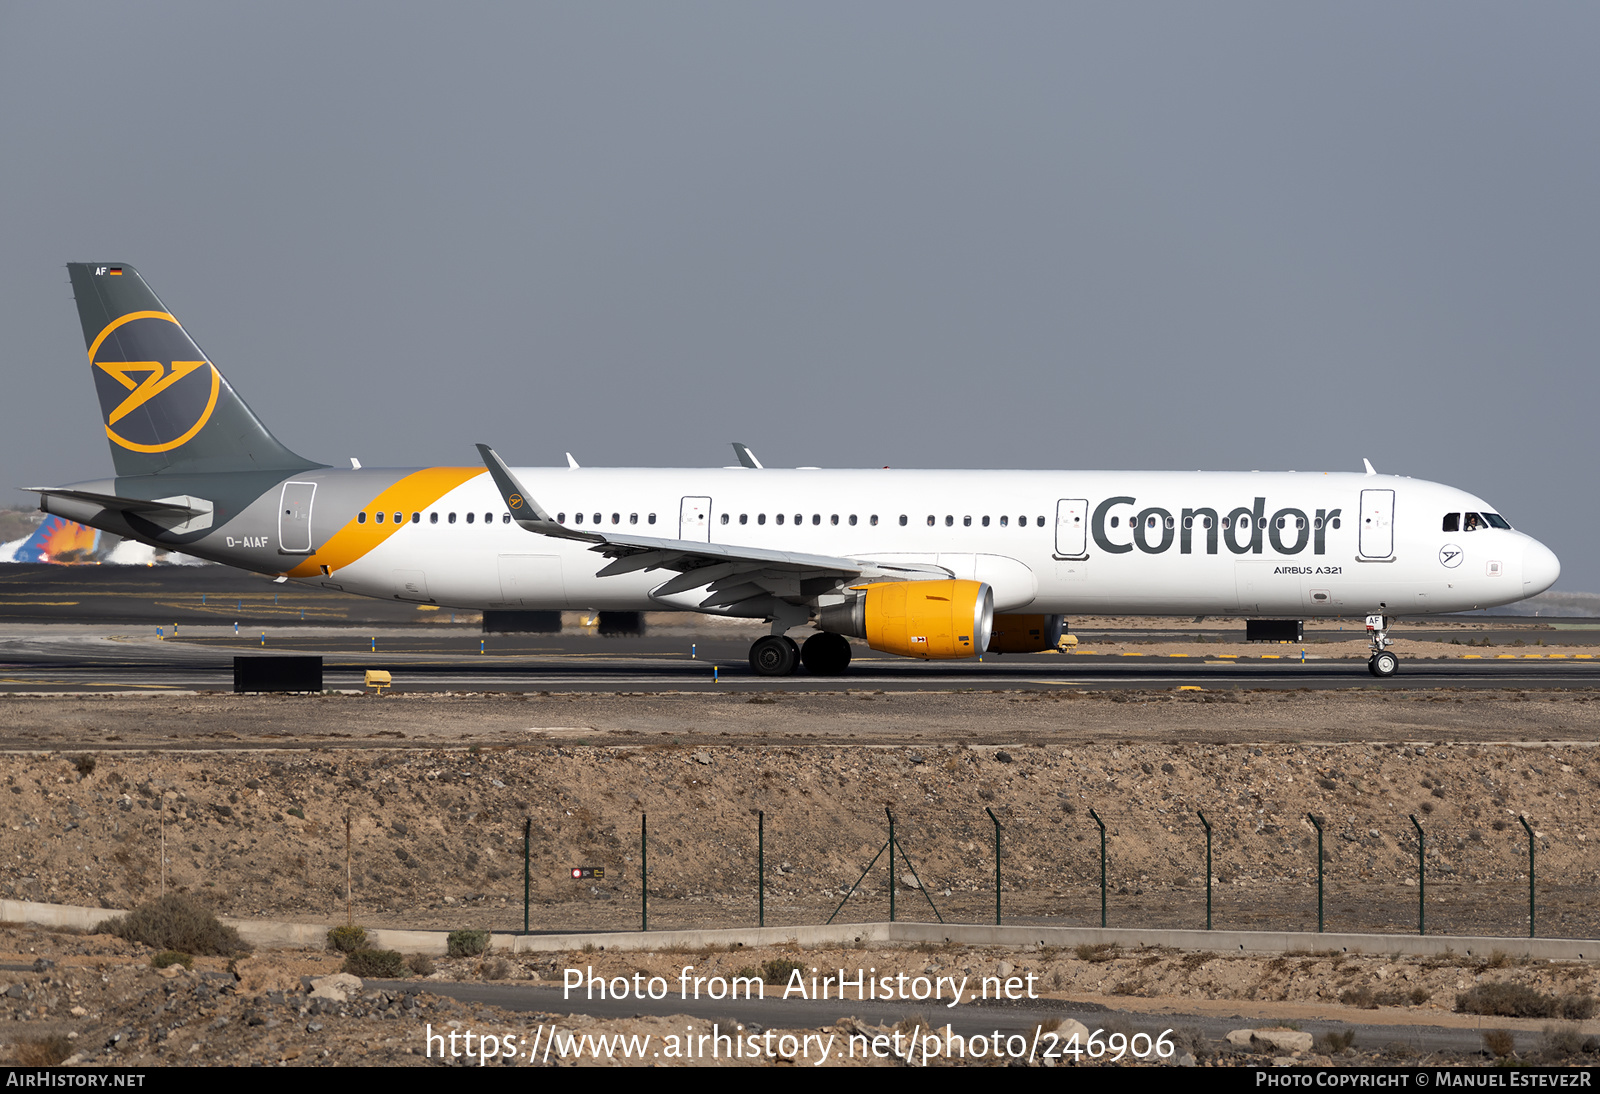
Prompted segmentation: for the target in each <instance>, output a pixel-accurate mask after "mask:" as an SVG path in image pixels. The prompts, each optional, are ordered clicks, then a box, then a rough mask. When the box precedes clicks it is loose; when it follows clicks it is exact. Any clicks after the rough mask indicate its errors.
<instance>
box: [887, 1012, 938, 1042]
mask: <svg viewBox="0 0 1600 1094" xmlns="http://www.w3.org/2000/svg"><path fill="white" fill-rule="evenodd" d="M932 1029H933V1023H932V1022H930V1021H928V1016H927V1015H926V1014H908V1015H906V1016H905V1017H904V1018H902V1019H900V1021H898V1022H896V1023H895V1024H894V1031H895V1032H896V1033H899V1034H903V1035H904V1036H906V1037H911V1036H913V1035H915V1036H917V1037H921V1036H924V1035H925V1034H927V1033H928V1032H929V1031H931V1030H932Z"/></svg>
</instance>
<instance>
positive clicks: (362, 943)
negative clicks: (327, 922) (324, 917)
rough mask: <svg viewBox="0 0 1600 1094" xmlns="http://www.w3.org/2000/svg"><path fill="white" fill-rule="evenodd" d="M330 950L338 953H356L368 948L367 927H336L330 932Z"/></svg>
mask: <svg viewBox="0 0 1600 1094" xmlns="http://www.w3.org/2000/svg"><path fill="white" fill-rule="evenodd" d="M328 948H329V949H330V950H334V951H336V952H338V953H355V952H356V951H357V950H364V949H366V948H367V929H366V928H365V927H355V926H350V927H334V928H333V929H332V930H330V931H329V932H328Z"/></svg>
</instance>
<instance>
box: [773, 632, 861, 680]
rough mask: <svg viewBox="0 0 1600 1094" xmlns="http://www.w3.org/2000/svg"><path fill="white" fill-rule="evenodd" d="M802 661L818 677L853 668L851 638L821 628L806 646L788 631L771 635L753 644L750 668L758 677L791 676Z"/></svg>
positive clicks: (807, 669) (836, 673)
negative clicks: (799, 643) (797, 641)
mask: <svg viewBox="0 0 1600 1094" xmlns="http://www.w3.org/2000/svg"><path fill="white" fill-rule="evenodd" d="M800 664H804V665H805V667H806V671H808V672H810V673H812V674H814V675H816V676H837V675H839V674H840V673H842V672H844V670H845V669H847V668H849V667H850V640H849V639H847V638H845V637H844V636H843V635H840V634H830V633H828V632H827V631H818V632H817V633H816V634H814V635H812V636H811V637H810V638H808V639H806V644H805V645H804V646H803V647H802V646H799V645H796V644H795V640H794V639H792V638H790V637H789V636H788V635H785V634H769V635H767V636H765V637H763V638H758V639H756V640H755V642H754V643H753V644H752V645H751V646H750V667H751V668H752V669H754V670H755V671H756V675H758V676H788V675H790V674H792V673H793V672H794V670H795V668H796V666H798V665H800Z"/></svg>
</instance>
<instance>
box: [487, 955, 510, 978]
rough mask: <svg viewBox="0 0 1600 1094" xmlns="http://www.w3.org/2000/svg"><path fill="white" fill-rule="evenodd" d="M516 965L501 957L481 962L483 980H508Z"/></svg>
mask: <svg viewBox="0 0 1600 1094" xmlns="http://www.w3.org/2000/svg"><path fill="white" fill-rule="evenodd" d="M516 971H517V967H516V966H515V965H513V964H512V963H511V962H510V961H507V960H506V959H505V958H503V957H497V958H495V959H494V960H493V961H485V962H484V963H483V978H484V979H485V980H509V979H511V974H512V973H514V972H516Z"/></svg>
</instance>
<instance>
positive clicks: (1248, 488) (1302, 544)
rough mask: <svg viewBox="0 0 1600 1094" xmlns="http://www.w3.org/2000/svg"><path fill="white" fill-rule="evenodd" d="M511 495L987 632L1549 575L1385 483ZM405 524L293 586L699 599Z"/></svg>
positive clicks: (658, 578) (1310, 476)
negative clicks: (916, 571) (978, 608)
mask: <svg viewBox="0 0 1600 1094" xmlns="http://www.w3.org/2000/svg"><path fill="white" fill-rule="evenodd" d="M324 474H337V473H336V472H334V473H327V472H325V473H324ZM516 475H517V477H518V478H519V479H520V481H521V482H522V483H523V484H524V485H525V486H526V488H527V490H528V491H529V493H530V494H531V495H532V496H533V497H535V498H536V499H537V500H538V503H539V504H540V505H542V506H543V507H544V509H545V510H547V511H548V512H550V513H551V514H554V515H559V517H560V519H561V521H562V522H563V523H564V524H565V525H567V526H568V527H570V528H574V529H580V528H581V529H594V530H597V531H612V532H625V533H631V534H637V535H641V536H653V537H659V538H662V539H682V540H689V541H694V540H698V541H707V540H709V541H710V542H713V543H720V544H728V545H735V546H747V547H752V548H762V549H768V550H781V551H792V552H798V553H805V554H814V555H830V556H841V557H848V558H855V559H863V560H873V561H883V562H893V561H902V562H919V563H933V564H935V565H938V566H941V567H944V568H945V569H948V570H949V571H950V572H951V573H952V574H953V575H954V576H955V577H958V578H973V579H976V580H980V581H986V582H988V583H989V584H990V585H991V586H992V587H993V589H994V592H995V610H996V611H997V612H1002V613H1004V612H1030V613H1049V614H1063V615H1068V616H1070V615H1081V614H1084V613H1091V612H1092V613H1129V614H1204V615H1210V614H1224V615H1225V614H1234V615H1250V616H1291V617H1312V616H1341V615H1343V616H1348V615H1357V616H1359V615H1365V614H1368V613H1383V614H1386V615H1418V614H1429V613H1437V612H1454V611H1462V610H1467V609H1472V608H1484V607H1491V606H1494V605H1499V604H1507V603H1510V602H1512V601H1516V600H1520V599H1522V598H1524V597H1526V596H1531V595H1533V594H1534V593H1537V592H1541V591H1543V590H1544V589H1545V588H1548V587H1549V586H1550V584H1552V583H1553V582H1554V581H1555V578H1556V576H1557V575H1558V574H1559V572H1560V568H1559V563H1558V562H1557V560H1556V558H1555V556H1554V555H1553V554H1552V553H1551V552H1550V551H1549V550H1548V549H1547V548H1545V547H1544V546H1543V545H1542V544H1540V543H1539V542H1538V541H1536V540H1534V539H1532V538H1531V537H1529V536H1527V535H1526V534H1524V533H1522V532H1518V531H1514V530H1512V529H1510V528H1509V527H1504V528H1501V527H1487V526H1486V527H1481V528H1478V529H1475V530H1464V529H1463V530H1456V531H1446V530H1445V529H1446V527H1447V526H1448V522H1447V516H1448V515H1449V514H1456V515H1457V519H1458V522H1461V523H1462V524H1464V523H1466V522H1465V521H1463V519H1462V515H1463V514H1466V515H1479V514H1484V513H1492V512H1493V507H1492V506H1489V505H1488V504H1487V503H1485V502H1484V501H1483V500H1481V499H1480V498H1477V497H1475V496H1473V495H1471V494H1468V493H1465V492H1464V491H1461V490H1457V489H1455V488H1453V487H1449V486H1444V485H1441V484H1438V483H1431V482H1424V481H1420V480H1415V479H1408V478H1400V477H1395V476H1386V475H1362V474H1345V473H1292V472H1290V473H1257V472H1250V473H1212V472H1131V471H1081V472H1067V471H900V470H888V469H885V470H881V471H837V470H776V469H746V468H729V469H704V470H699V469H598V468H597V469H590V468H581V469H570V470H552V469H548V468H519V469H516ZM468 514H471V515H472V520H471V522H470V523H469V522H468V520H467V516H468ZM580 514H581V521H582V522H581V523H579V521H578V518H579V515H580ZM420 516H421V519H420V520H413V519H412V514H409V513H408V514H404V517H403V520H402V526H401V527H399V528H397V529H396V530H395V531H394V532H393V534H391V535H390V536H389V537H388V538H387V539H385V540H384V541H383V542H382V543H380V544H378V545H377V546H376V547H374V548H373V549H372V550H370V551H369V552H367V553H366V554H365V555H363V556H362V557H361V558H359V559H356V560H354V561H352V562H351V563H350V564H349V565H347V566H345V567H343V568H341V569H339V570H337V571H336V572H334V573H332V574H329V575H327V576H325V577H317V578H311V579H309V580H311V581H313V582H314V583H315V582H322V583H330V584H336V585H337V586H339V587H342V588H344V589H346V590H348V591H351V592H358V593H364V594H367V595H375V596H383V597H390V596H399V597H400V598H401V599H415V600H423V601H432V602H436V603H440V604H448V605H452V606H458V607H465V608H487V609H534V610H541V609H542V610H551V609H564V608H574V609H606V610H632V611H643V610H670V609H686V610H697V606H698V604H699V602H700V600H702V599H704V593H702V592H700V591H698V590H695V591H690V592H688V593H679V594H676V595H673V596H671V597H667V598H663V599H656V598H652V596H651V590H652V589H655V588H657V587H658V586H660V585H661V584H662V583H663V582H665V581H666V580H667V579H668V578H672V577H675V576H676V575H675V574H674V573H673V572H672V571H669V570H654V571H643V572H635V573H627V574H620V575H617V576H612V577H597V576H596V572H597V571H598V570H600V569H601V567H602V566H604V565H605V563H606V559H605V558H604V557H602V556H601V555H600V554H597V553H595V552H593V551H591V550H589V549H588V548H587V546H586V545H585V544H583V543H579V542H573V541H570V540H563V539H558V538H553V537H549V536H543V535H539V534H536V533H531V532H528V531H524V530H523V529H522V528H521V527H519V526H518V525H516V524H514V523H511V522H510V521H509V519H508V516H507V514H506V512H505V505H504V504H503V503H502V501H501V497H500V495H499V494H498V493H497V491H496V489H495V486H494V485H493V483H492V482H491V481H490V479H489V476H488V475H487V474H483V475H479V476H477V477H474V478H471V479H469V480H467V481H466V482H464V483H462V484H461V485H460V486H458V487H456V488H455V489H453V490H450V491H449V492H447V493H445V494H444V495H442V496H441V497H439V499H438V500H437V502H436V503H434V504H432V505H430V506H429V507H428V509H427V510H426V511H425V512H422V513H421V514H420ZM486 517H487V518H488V519H487V522H486V519H485V518H486ZM392 519H393V517H392V515H391V516H390V520H391V521H392ZM1496 519H1497V520H1498V518H1496ZM597 522H598V527H597ZM1208 523H1209V527H1208Z"/></svg>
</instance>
